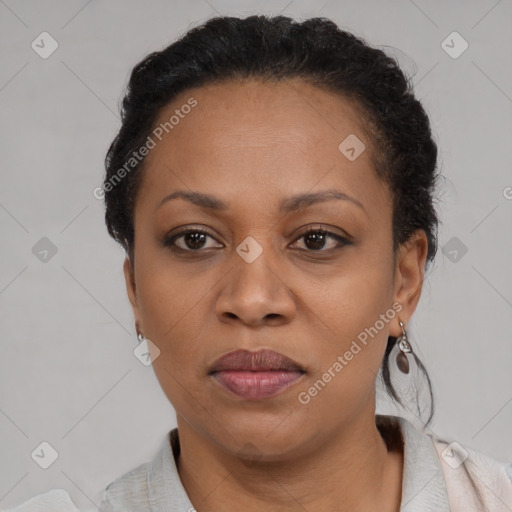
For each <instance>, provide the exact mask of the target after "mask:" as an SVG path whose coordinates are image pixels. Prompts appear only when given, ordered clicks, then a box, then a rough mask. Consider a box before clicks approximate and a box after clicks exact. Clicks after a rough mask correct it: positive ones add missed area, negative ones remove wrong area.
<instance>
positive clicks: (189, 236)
mask: <svg viewBox="0 0 512 512" xmlns="http://www.w3.org/2000/svg"><path fill="white" fill-rule="evenodd" d="M208 238H211V239H212V240H215V239H214V238H213V237H212V235H210V234H209V233H208V231H206V230H204V229H202V228H193V229H192V228H189V229H184V230H182V231H180V232H178V233H175V234H173V235H171V236H168V237H166V238H165V239H164V241H163V244H164V246H166V247H170V248H171V249H172V250H174V251H183V252H199V251H200V250H201V249H214V248H216V247H223V246H222V244H214V245H213V246H210V247H207V246H206V247H205V245H204V244H205V242H206V240H207V239H208ZM178 241H179V242H180V244H181V245H180V244H178V243H177V242H178Z"/></svg>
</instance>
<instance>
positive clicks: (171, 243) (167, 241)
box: [163, 227, 351, 254]
mask: <svg viewBox="0 0 512 512" xmlns="http://www.w3.org/2000/svg"><path fill="white" fill-rule="evenodd" d="M189 233H202V234H204V235H206V236H209V237H210V238H213V239H214V240H215V238H214V237H213V236H212V235H211V234H210V233H209V232H208V231H206V230H205V229H203V228H199V227H198V228H187V229H184V230H182V231H180V232H178V233H175V234H174V235H171V236H170V237H166V238H165V239H164V240H163V245H164V246H165V247H168V248H170V249H171V250H172V251H174V252H181V253H197V254H200V253H202V252H205V251H208V250H209V249H183V248H181V247H177V246H175V245H174V243H175V241H176V240H178V239H179V238H181V237H183V236H185V235H187V234H189ZM312 233H319V234H322V235H327V236H328V237H330V238H334V239H335V240H336V241H337V242H338V244H339V245H338V247H333V248H331V249H318V250H314V249H300V251H303V252H308V253H329V252H331V251H335V250H338V249H341V248H342V247H343V246H345V245H350V243H351V242H350V241H349V240H348V239H347V238H345V237H343V236H341V235H338V234H336V233H334V232H332V231H329V230H328V229H325V228H320V227H311V228H308V229H307V230H306V231H304V232H303V233H301V234H300V235H299V236H298V238H296V239H295V241H294V242H293V243H296V242H297V241H299V240H300V239H302V238H304V237H306V236H307V235H309V234H312ZM211 249H214V248H211Z"/></svg>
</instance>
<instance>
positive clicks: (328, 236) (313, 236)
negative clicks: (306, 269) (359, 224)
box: [295, 228, 350, 252]
mask: <svg viewBox="0 0 512 512" xmlns="http://www.w3.org/2000/svg"><path fill="white" fill-rule="evenodd" d="M301 239H304V245H305V247H306V250H309V251H318V252H328V251H330V250H334V249H339V248H340V247H342V246H344V245H348V244H349V243H350V242H349V241H348V240H347V239H346V238H344V237H342V236H340V235H337V234H336V233H333V232H331V231H328V230H326V229H318V228H317V229H309V230H308V231H306V232H305V233H303V234H302V235H301V236H300V237H299V238H298V239H297V241H298V240H301ZM329 240H334V243H332V242H331V244H330V247H327V248H325V247H326V244H327V243H328V241H329ZM297 241H296V242H295V243H297Z"/></svg>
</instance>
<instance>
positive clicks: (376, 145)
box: [104, 15, 438, 425]
mask: <svg viewBox="0 0 512 512" xmlns="http://www.w3.org/2000/svg"><path fill="white" fill-rule="evenodd" d="M244 78H256V79H260V80H269V81H270V80H272V81H278V80H286V79H292V78H299V79H302V80H304V81H306V82H308V83H311V84H313V85H315V86H317V87H320V88H323V89H327V90H330V91H334V92H336V93H339V94H340V95H342V96H343V97H344V98H347V99H349V100H352V102H353V103H354V104H355V105H356V106H357V107H359V110H360V111H361V122H362V124H363V126H364V128H365V130H366V131H367V132H368V133H369V134H370V135H371V136H370V142H371V146H372V149H373V151H371V156H372V159H373V163H374V166H375V170H376V173H377V175H378V176H379V177H380V178H382V179H383V180H384V182H385V183H387V184H388V186H389V189H390V191H391V194H392V200H393V219H392V221H393V251H394V254H396V250H397V249H398V247H399V246H400V245H401V244H403V243H405V242H407V241H408V240H409V239H410V237H411V235H412V234H413V233H414V232H415V231H416V230H417V229H422V230H423V231H424V232H425V234H426V237H427V240H428V253H427V266H428V264H429V263H430V262H431V261H432V260H433V259H434V256H435V253H436V250H437V225H438V218H437V215H436V211H435V208H434V197H433V192H434V189H435V185H436V181H437V177H438V176H437V173H436V167H437V146H436V143H435V142H434V140H433V138H432V135H431V130H430V123H429V119H428V117H427V115H426V113H425V111H424V109H423V107H422V105H421V103H420V102H419V101H418V100H417V99H416V98H415V97H414V94H413V92H412V85H411V84H410V82H409V80H410V78H406V77H405V76H404V73H403V72H402V70H401V69H400V67H399V65H398V63H397V62H396V61H395V60H394V59H393V58H391V57H390V56H388V55H386V54H385V53H384V52H383V51H382V50H379V49H376V48H372V47H370V46H369V45H368V44H367V43H366V42H365V41H364V40H363V39H362V38H358V37H356V36H355V35H353V34H351V33H350V32H346V31H343V30H341V29H340V28H339V27H338V26H337V25H336V24H335V23H334V22H333V21H331V20H329V19H326V18H312V19H307V20H305V21H303V22H297V21H294V20H292V19H291V18H288V17H285V16H275V17H269V16H263V15H260V16H249V17H247V18H236V17H216V18H212V19H210V20H208V21H207V22H206V23H204V24H202V25H200V26H198V27H195V28H193V29H191V30H189V31H188V32H187V33H186V34H185V35H184V36H183V37H182V38H181V39H179V40H178V41H176V42H174V43H173V44H171V45H170V46H168V47H167V48H165V49H163V50H162V51H157V52H153V53H151V54H150V55H148V56H147V57H146V58H144V59H143V60H142V61H141V62H139V63H138V64H137V65H136V66H135V67H134V69H133V71H132V73H131V76H130V80H129V83H128V86H127V91H126V95H125V97H124V99H123V102H122V109H121V118H122V126H121V129H120V131H119V133H118V134H117V136H116V137H115V139H114V141H113V142H112V144H111V145H110V148H109V150H108V153H107V156H106V159H105V167H106V177H105V182H104V192H105V204H106V214H105V220H106V224H107V227H108V231H109V233H110V235H111V236H112V237H113V238H114V239H115V240H117V241H118V242H119V243H120V244H121V245H122V246H123V247H124V249H125V250H126V251H127V253H128V254H129V255H130V257H132V258H133V245H134V235H135V233H134V227H133V214H134V204H135V198H136V194H137V190H138V186H139V184H140V181H141V175H142V168H143V163H144V160H143V159H141V160H140V162H139V161H137V162H136V163H135V164H134V165H133V168H132V169H131V170H129V172H126V162H127V161H128V160H130V159H131V157H132V155H133V153H134V152H136V151H137V150H139V149H140V148H141V147H142V146H143V145H144V144H145V142H146V140H147V138H148V136H149V134H150V133H151V131H152V129H153V128H154V124H155V122H156V119H157V116H158V114H159V112H160V110H161V109H162V108H163V107H164V106H167V105H168V104H169V103H170V102H171V101H172V100H173V99H174V98H176V96H177V95H178V94H179V93H180V92H182V91H185V90H187V89H190V88H193V87H198V86H201V85H205V84H211V83H220V82H223V81H228V80H241V79H244ZM122 168H124V169H125V172H124V173H122V174H123V179H119V176H120V173H119V170H120V169H122ZM116 178H117V180H116ZM107 185H108V186H107ZM396 340H397V339H396V338H395V337H392V336H390V337H389V338H388V343H387V346H386V350H385V355H384V358H383V365H382V378H383V380H384V383H385V386H386V388H387V390H388V392H389V394H390V396H391V397H392V399H393V400H395V401H396V402H398V403H399V404H400V405H402V406H404V404H403V403H402V401H401V399H400V397H399V396H398V395H397V393H396V390H395V388H394V386H393V384H392V382H391V378H390V371H389V355H390V353H391V350H392V348H393V346H394V345H395V344H396ZM412 354H413V357H414V359H415V361H416V363H417V364H418V367H419V368H420V369H421V370H422V371H423V372H424V373H425V375H426V377H427V380H428V385H429V392H430V399H431V400H430V402H431V407H430V416H429V418H428V420H427V422H426V425H428V424H429V423H430V421H431V420H432V417H433V413H434V407H433V405H434V402H433V395H432V386H431V383H430V379H429V376H428V373H427V371H426V370H425V368H424V366H423V365H422V364H421V361H420V360H419V359H418V358H417V357H416V355H415V354H414V351H413V353H412Z"/></svg>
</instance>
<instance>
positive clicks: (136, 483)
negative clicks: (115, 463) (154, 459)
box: [99, 462, 151, 512]
mask: <svg viewBox="0 0 512 512" xmlns="http://www.w3.org/2000/svg"><path fill="white" fill-rule="evenodd" d="M149 466H150V463H149V462H146V463H144V464H141V465H139V466H137V467H136V468H134V469H132V470H131V471H128V472H127V473H125V474H124V475H122V476H121V477H119V478H117V479H116V480H114V481H113V482H111V483H110V484H108V485H107V487H106V488H105V493H104V496H103V501H102V502H101V504H100V507H99V512H120V511H125V512H131V511H133V512H135V511H137V512H139V511H140V512H149V511H150V510H151V509H150V507H149V499H148V469H149Z"/></svg>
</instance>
